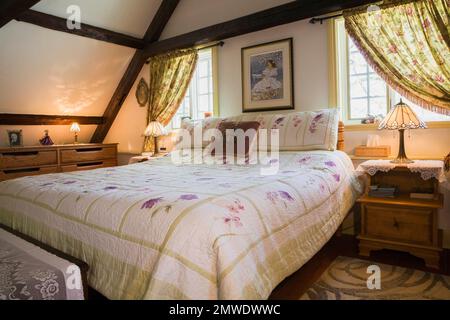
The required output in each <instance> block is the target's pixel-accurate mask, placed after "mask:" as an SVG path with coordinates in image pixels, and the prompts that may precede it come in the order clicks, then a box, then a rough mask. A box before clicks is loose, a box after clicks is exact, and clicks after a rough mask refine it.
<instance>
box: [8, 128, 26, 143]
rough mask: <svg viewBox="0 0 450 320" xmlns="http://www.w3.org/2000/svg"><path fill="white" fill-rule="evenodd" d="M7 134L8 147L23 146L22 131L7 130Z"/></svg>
mask: <svg viewBox="0 0 450 320" xmlns="http://www.w3.org/2000/svg"><path fill="white" fill-rule="evenodd" d="M7 132H8V143H9V146H10V147H22V146H23V136H22V130H7Z"/></svg>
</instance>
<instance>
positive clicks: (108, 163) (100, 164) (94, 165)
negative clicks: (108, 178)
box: [61, 159, 117, 172]
mask: <svg viewBox="0 0 450 320" xmlns="http://www.w3.org/2000/svg"><path fill="white" fill-rule="evenodd" d="M116 165H117V161H116V160H114V159H113V160H103V161H92V162H84V163H78V164H70V165H65V166H62V167H61V169H62V172H72V171H83V170H92V169H99V168H107V167H114V166H116Z"/></svg>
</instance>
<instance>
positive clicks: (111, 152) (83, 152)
mask: <svg viewBox="0 0 450 320" xmlns="http://www.w3.org/2000/svg"><path fill="white" fill-rule="evenodd" d="M116 157H117V154H116V148H115V147H92V148H74V149H64V150H61V163H75V162H85V161H97V160H106V159H115V158H116Z"/></svg>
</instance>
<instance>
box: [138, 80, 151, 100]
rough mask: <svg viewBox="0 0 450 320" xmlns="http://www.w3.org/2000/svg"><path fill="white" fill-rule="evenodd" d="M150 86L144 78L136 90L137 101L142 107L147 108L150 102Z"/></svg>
mask: <svg viewBox="0 0 450 320" xmlns="http://www.w3.org/2000/svg"><path fill="white" fill-rule="evenodd" d="M148 90H149V88H148V84H147V82H146V81H145V79H144V78H141V80H140V81H139V84H138V86H137V89H136V99H137V101H138V103H139V105H140V106H141V107H145V106H146V105H147V102H148Z"/></svg>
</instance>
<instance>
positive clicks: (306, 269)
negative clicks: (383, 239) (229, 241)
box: [269, 235, 450, 300]
mask: <svg viewBox="0 0 450 320" xmlns="http://www.w3.org/2000/svg"><path fill="white" fill-rule="evenodd" d="M338 256H347V257H354V258H359V259H362V260H370V261H373V262H379V263H384V264H391V265H396V266H400V267H405V268H411V269H417V270H423V271H429V272H434V273H441V274H446V275H450V270H449V269H450V268H449V266H450V263H449V260H450V259H449V258H450V254H449V250H444V252H443V254H442V258H441V267H440V269H439V270H435V269H430V268H427V267H426V266H425V262H424V261H423V260H422V259H420V258H417V257H414V256H412V255H410V254H408V253H404V252H399V251H391V250H380V251H375V252H372V254H371V256H370V257H369V258H367V257H361V256H359V255H358V240H357V239H356V238H355V237H354V236H350V235H341V236H334V237H333V238H332V239H331V240H330V241H329V242H328V243H327V244H326V245H325V246H324V247H323V248H322V249H321V250H320V251H319V252H318V253H317V254H316V255H315V256H314V257H313V258H312V259H311V260H310V261H308V262H307V263H306V264H305V265H304V266H303V267H302V268H301V269H300V270H298V271H297V272H295V273H294V274H293V275H291V276H290V277H288V278H286V279H285V280H284V281H283V282H282V283H280V284H279V285H278V286H277V287H276V288H275V290H274V291H273V292H272V294H271V296H270V297H269V299H270V300H298V299H299V298H300V297H301V296H302V295H303V294H304V293H305V292H306V291H307V290H308V288H309V287H311V286H312V284H314V282H316V281H317V280H318V279H319V278H320V276H321V275H322V273H323V272H325V270H326V269H327V268H328V266H329V265H330V264H331V263H332V262H333V260H334V259H335V258H336V257H338Z"/></svg>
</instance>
